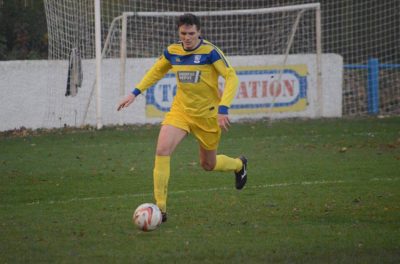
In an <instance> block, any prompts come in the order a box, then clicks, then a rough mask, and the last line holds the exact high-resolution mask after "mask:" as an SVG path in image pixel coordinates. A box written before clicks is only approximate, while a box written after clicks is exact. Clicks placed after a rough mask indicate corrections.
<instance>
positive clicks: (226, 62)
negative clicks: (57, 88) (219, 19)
mask: <svg viewBox="0 0 400 264" xmlns="http://www.w3.org/2000/svg"><path fill="white" fill-rule="evenodd" d="M204 45H210V46H212V47H213V48H214V49H213V51H215V52H217V53H218V56H219V57H220V58H221V59H222V60H223V61H224V63H225V66H226V67H227V68H229V63H228V61H227V60H226V59H225V56H224V55H222V54H221V53H220V51H219V49H218V48H217V46H215V45H214V44H212V43H211V42H205V43H204Z"/></svg>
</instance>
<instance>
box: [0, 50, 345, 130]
mask: <svg viewBox="0 0 400 264" xmlns="http://www.w3.org/2000/svg"><path fill="white" fill-rule="evenodd" d="M229 59H230V61H231V63H232V65H233V66H234V67H237V66H266V65H279V63H280V61H282V56H254V57H246V58H243V57H230V58H229ZM154 60H155V59H141V60H137V61H136V60H128V61H127V74H126V86H125V90H126V93H127V92H129V91H130V90H131V89H132V88H133V87H134V84H135V83H136V82H137V81H138V80H139V79H140V77H141V76H142V75H143V74H144V73H145V72H146V70H147V69H148V68H149V67H150V66H151V65H152V63H153V62H154ZM322 61H323V67H322V83H323V102H322V106H323V110H322V116H323V117H340V116H341V115H342V74H343V61H342V57H341V56H339V55H336V54H324V55H323V58H322ZM288 64H307V66H308V69H309V75H308V77H307V78H308V87H309V90H308V94H307V96H308V100H309V102H310V105H309V107H307V109H306V110H305V111H301V112H286V113H278V114H276V115H275V117H277V118H287V117H311V118H313V117H317V116H318V115H317V114H316V107H315V104H314V102H315V100H316V72H315V56H314V55H294V56H290V57H289V60H288ZM58 65H59V66H60V67H61V68H62V76H63V78H60V79H57V80H56V83H58V84H59V86H57V87H55V86H54V84H53V83H54V78H52V76H53V75H55V74H54V73H53V70H54V69H55V67H58ZM118 65H119V61H115V60H108V61H105V62H104V63H103V73H104V77H103V92H102V104H103V106H102V110H103V116H104V118H103V122H104V125H108V124H118V123H121V122H123V123H125V124H134V123H154V122H158V121H159V119H149V118H146V115H145V99H144V96H141V97H140V98H138V100H137V102H135V105H134V106H133V107H130V108H129V109H127V110H126V111H124V112H123V113H119V114H116V111H115V107H116V105H117V103H118V100H119V92H118V89H119V88H118V85H119V74H118V70H116V69H118V67H119V66H118ZM83 68H84V85H83V87H82V88H81V89H82V91H80V92H79V93H78V95H77V96H76V97H75V98H65V96H64V93H65V86H66V77H67V76H66V75H67V63H65V62H62V61H60V62H52V63H49V62H48V61H3V62H0V131H6V130H12V129H15V128H20V127H26V128H31V129H37V128H44V127H60V126H62V122H58V121H57V118H55V119H54V120H55V121H53V123H52V122H49V119H48V115H49V109H51V108H52V107H53V108H54V107H55V108H56V107H57V106H58V105H60V107H61V108H62V107H63V105H64V104H65V101H68V100H80V97H79V96H80V93H82V94H84V93H85V89H86V94H89V91H90V90H91V87H92V85H93V80H94V62H93V61H84V62H83ZM64 72H65V74H64ZM132 73H135V74H132ZM53 86H54V87H53ZM111 86H113V89H114V91H113V92H109V89H110V87H111ZM116 90H117V92H116ZM50 93H52V95H51V96H55V97H56V98H59V99H57V100H56V102H57V103H56V106H54V105H53V106H52V107H49V104H54V101H53V102H52V103H51V102H50V100H49V98H51V97H49V95H50ZM58 100H59V101H58ZM94 102H95V100H93V101H92V103H91V109H92V110H91V112H93V111H94ZM86 103H87V98H85V99H82V102H81V103H79V104H78V105H80V107H81V108H82V107H83V108H84V106H85V105H86ZM77 111H83V110H82V109H77ZM56 114H57V113H56ZM260 117H265V115H262V114H252V115H248V116H243V115H240V116H231V118H232V119H233V120H237V119H240V118H260ZM87 123H89V124H92V125H94V123H95V119H93V118H92V119H89V120H88V121H87ZM69 124H71V123H69ZM72 125H73V124H72ZM77 125H79V124H77Z"/></svg>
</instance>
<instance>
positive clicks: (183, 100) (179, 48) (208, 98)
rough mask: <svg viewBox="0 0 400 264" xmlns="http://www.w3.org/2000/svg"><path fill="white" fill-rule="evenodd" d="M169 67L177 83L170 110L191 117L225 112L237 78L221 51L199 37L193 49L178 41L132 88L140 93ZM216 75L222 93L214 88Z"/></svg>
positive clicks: (216, 84) (234, 93) (234, 90)
mask: <svg viewBox="0 0 400 264" xmlns="http://www.w3.org/2000/svg"><path fill="white" fill-rule="evenodd" d="M169 70H171V71H172V72H173V73H174V74H175V75H176V82H177V91H176V95H175V98H174V100H173V103H172V107H171V109H177V110H180V111H183V112H184V113H186V114H188V115H190V116H195V117H212V116H215V115H216V114H217V112H219V113H221V114H227V113H228V108H229V107H230V105H231V103H232V100H233V98H234V97H235V95H236V91H237V86H238V77H237V75H236V72H235V70H234V69H233V68H232V67H231V65H230V64H229V62H228V61H227V59H226V57H225V56H224V54H223V53H222V51H221V50H219V49H218V48H217V47H216V46H214V45H213V44H212V43H210V42H208V41H206V40H204V39H201V40H200V43H199V45H198V46H197V47H196V48H195V49H193V50H185V49H184V48H183V45H182V43H180V42H178V43H175V44H172V45H170V46H168V48H167V49H166V50H165V51H164V53H163V55H162V56H161V57H160V58H159V59H158V61H157V62H156V63H155V64H154V65H153V66H152V67H151V69H150V70H149V71H148V72H147V73H146V74H145V76H144V77H143V79H142V80H141V82H140V83H139V84H137V86H136V89H138V90H140V92H144V91H145V90H146V89H148V88H149V87H151V86H152V85H153V84H155V83H156V82H157V81H159V80H160V79H161V78H162V77H164V75H165V74H166V73H167V72H168V71H169ZM219 76H222V77H223V78H224V79H225V87H224V91H223V93H222V96H220V92H219V90H218V77H219ZM134 93H135V92H134Z"/></svg>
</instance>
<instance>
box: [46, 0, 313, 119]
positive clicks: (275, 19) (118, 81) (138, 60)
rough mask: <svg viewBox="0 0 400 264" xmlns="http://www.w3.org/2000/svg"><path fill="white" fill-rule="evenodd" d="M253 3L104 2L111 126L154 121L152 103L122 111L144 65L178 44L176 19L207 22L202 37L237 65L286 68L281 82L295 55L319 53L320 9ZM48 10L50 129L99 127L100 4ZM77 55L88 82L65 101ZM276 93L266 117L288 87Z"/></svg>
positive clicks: (58, 1)
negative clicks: (241, 61)
mask: <svg viewBox="0 0 400 264" xmlns="http://www.w3.org/2000/svg"><path fill="white" fill-rule="evenodd" d="M253 2H254V1H176V3H175V2H171V1H101V3H102V5H101V29H102V47H103V49H102V56H103V62H102V76H101V78H102V87H103V88H102V93H101V98H100V100H99V102H100V103H101V104H102V113H101V118H102V121H103V123H104V124H116V123H121V122H128V123H129V122H136V123H141V122H146V121H148V120H146V117H145V114H144V113H143V111H144V109H145V108H144V107H143V105H144V104H145V97H139V98H138V101H137V102H135V104H134V106H133V107H132V108H131V109H129V110H127V111H124V112H123V113H122V114H120V113H117V112H116V110H115V108H116V104H117V102H118V101H119V99H120V97H121V96H122V95H124V94H126V93H127V92H128V91H130V90H132V88H134V87H133V86H134V85H135V84H136V83H137V82H138V81H139V80H140V78H141V77H142V76H143V74H144V73H145V71H146V70H147V69H148V67H147V68H146V67H145V66H143V65H148V63H149V62H154V58H156V57H158V56H160V54H162V52H163V50H164V49H165V48H166V47H167V46H168V45H169V44H171V43H173V42H176V41H177V40H178V35H177V28H176V24H175V23H176V17H177V16H178V15H180V14H182V13H183V12H191V13H194V14H196V15H198V16H200V18H201V22H202V36H203V37H204V38H205V39H207V40H209V41H211V42H212V43H213V44H215V45H216V46H218V47H219V48H220V49H221V50H223V51H224V53H225V54H226V55H227V56H228V57H229V58H230V59H231V62H232V64H233V65H234V64H235V63H234V60H235V57H236V56H247V57H248V61H256V60H261V61H260V64H261V65H275V66H277V67H276V68H277V69H282V70H278V71H276V72H274V74H273V75H274V76H273V77H274V78H276V79H279V78H281V76H282V75H283V74H284V69H285V67H284V66H285V65H286V64H287V63H288V58H290V56H291V55H294V54H315V55H316V54H317V53H318V43H320V39H318V32H317V31H318V27H317V24H316V23H317V22H318V21H317V20H318V18H317V16H316V12H317V10H318V8H319V4H303V5H296V6H280V7H275V8H274V7H262V6H257V5H255V4H251V3H253ZM45 6H46V16H47V21H48V25H49V26H48V28H49V65H50V68H49V71H50V72H51V73H50V77H49V82H48V83H49V85H48V86H49V87H48V97H49V111H48V113H47V114H46V121H47V123H48V124H50V126H79V125H82V124H91V125H94V124H95V123H96V111H95V104H96V100H95V99H94V98H93V97H94V96H95V92H94V91H95V89H94V86H95V85H96V82H95V30H94V28H95V24H94V21H95V17H94V0H85V1H83V0H82V1H68V0H46V1H45ZM227 8H229V10H227ZM73 49H76V50H78V51H79V52H78V54H79V55H80V59H81V60H82V62H81V65H82V66H81V67H82V75H83V81H82V82H81V86H79V87H77V88H76V89H77V91H76V94H75V96H65V89H66V84H67V79H68V77H70V76H68V74H67V73H68V69H69V68H70V67H71V65H70V61H71V58H70V56H71V50H73ZM264 55H268V56H270V57H268V58H267V57H263V56H264ZM315 60H316V63H315V67H316V68H315V69H311V70H313V71H315V72H317V71H318V69H317V67H318V66H317V64H318V63H317V57H316V56H315ZM249 65H251V64H249ZM71 72H76V70H75V71H71ZM72 77H74V76H72ZM271 89H272V90H271ZM271 89H269V90H268V91H269V92H270V96H269V97H268V96H267V97H265V98H264V100H265V102H262V101H261V102H259V104H264V106H265V113H267V114H271V115H272V114H273V113H274V112H276V111H275V110H274V108H275V107H276V106H277V105H278V103H279V101H278V99H277V96H275V95H274V94H277V91H278V90H279V89H280V87H279V85H277V86H276V87H272V88H271ZM274 89H275V90H274ZM250 90H251V89H250ZM250 90H249V89H248V90H247V91H250ZM247 91H246V92H247ZM274 91H275V92H274ZM242 96H245V95H242ZM246 96H250V95H247V94H246ZM316 96H317V95H316ZM305 100H306V99H305ZM306 103H307V104H310V103H311V104H313V103H316V102H306Z"/></svg>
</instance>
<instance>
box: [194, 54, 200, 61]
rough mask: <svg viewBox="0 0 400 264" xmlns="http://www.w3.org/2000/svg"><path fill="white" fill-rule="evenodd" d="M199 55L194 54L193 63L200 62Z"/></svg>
mask: <svg viewBox="0 0 400 264" xmlns="http://www.w3.org/2000/svg"><path fill="white" fill-rule="evenodd" d="M200 60H201V55H194V61H193V62H194V63H200Z"/></svg>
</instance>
